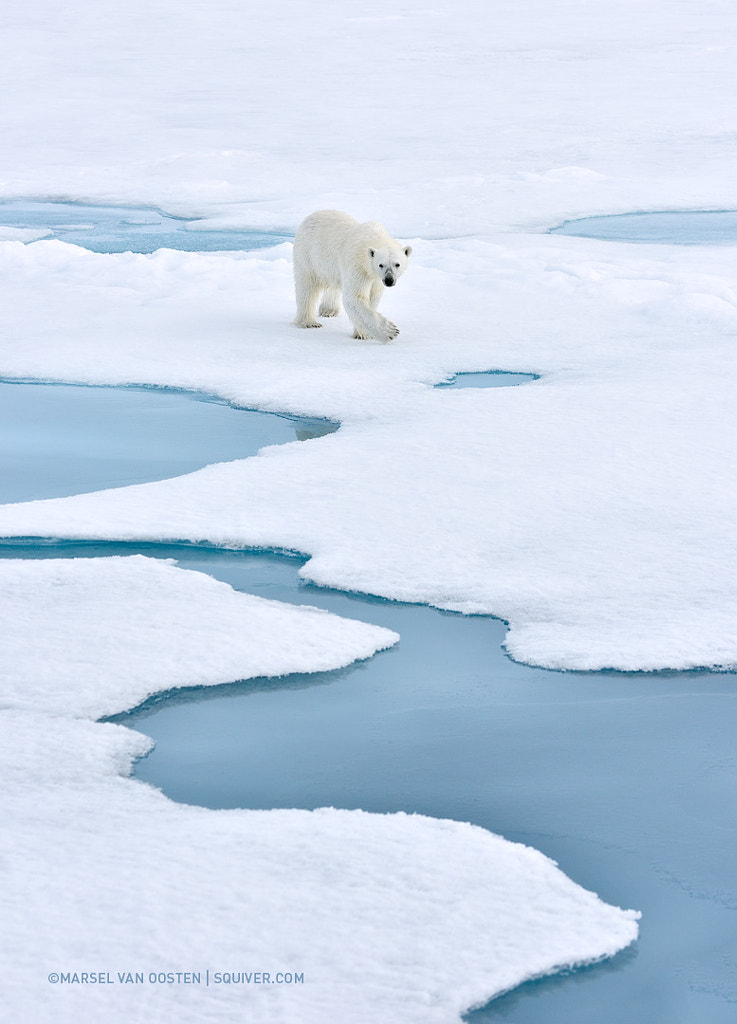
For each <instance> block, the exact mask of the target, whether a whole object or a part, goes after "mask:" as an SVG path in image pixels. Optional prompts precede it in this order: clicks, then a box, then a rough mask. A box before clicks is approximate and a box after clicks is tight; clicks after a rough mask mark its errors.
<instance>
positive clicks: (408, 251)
mask: <svg viewBox="0 0 737 1024" xmlns="http://www.w3.org/2000/svg"><path fill="white" fill-rule="evenodd" d="M404 255H405V256H407V257H410V256H411V255H412V246H411V245H408V246H406V247H405V250H404Z"/></svg>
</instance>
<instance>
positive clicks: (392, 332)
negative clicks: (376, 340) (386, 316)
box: [381, 320, 399, 341]
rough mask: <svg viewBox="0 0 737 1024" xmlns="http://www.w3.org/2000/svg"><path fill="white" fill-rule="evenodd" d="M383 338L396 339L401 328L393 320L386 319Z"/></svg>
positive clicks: (383, 325) (386, 339)
mask: <svg viewBox="0 0 737 1024" xmlns="http://www.w3.org/2000/svg"><path fill="white" fill-rule="evenodd" d="M382 328H383V329H382V332H381V340H382V341H394V339H395V338H396V336H397V335H398V334H399V328H398V327H397V325H396V324H393V323H392V322H391V320H385V321H384V323H383V324H382Z"/></svg>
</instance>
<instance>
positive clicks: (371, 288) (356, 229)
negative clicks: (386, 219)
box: [294, 210, 412, 341]
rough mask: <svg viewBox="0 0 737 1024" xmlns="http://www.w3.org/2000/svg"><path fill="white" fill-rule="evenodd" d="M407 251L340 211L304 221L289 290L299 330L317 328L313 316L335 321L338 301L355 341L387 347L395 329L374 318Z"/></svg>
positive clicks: (384, 233) (401, 270)
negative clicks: (377, 342)
mask: <svg viewBox="0 0 737 1024" xmlns="http://www.w3.org/2000/svg"><path fill="white" fill-rule="evenodd" d="M411 252H412V247H411V246H409V245H405V246H403V245H400V244H399V242H397V241H396V240H395V239H394V238H392V236H391V235H390V234H389V232H388V231H387V230H386V228H383V227H382V226H381V224H377V223H376V221H368V222H367V223H366V224H359V222H358V221H357V220H354V219H353V217H350V216H349V215H348V214H347V213H341V212H340V210H318V212H317V213H311V214H310V216H309V217H306V218H305V219H304V220H303V221H302V223H301V224H300V226H299V227H298V228H297V234H296V235H295V238H294V288H295V292H296V296H297V316H296V317H295V319H294V322H295V324H297V326H298V327H322V324H320V323H318V321H317V320H316V319H315V309H316V307H317V301H318V299H319V298H320V295H321V294H322V301H321V303H320V309H319V312H318V314H317V315H318V316H338V315H339V314H340V300H341V297H342V299H343V305H344V306H345V311H346V313H347V314H348V316H349V318H350V321H351V323H352V324H353V328H354V334H353V337H354V338H363V339H366V338H378V339H379V340H380V341H392V339H394V338H396V336H397V335H398V334H399V328H398V327H397V326H396V324H393V323H392V322H391V320H387V318H386V317H385V316H382V315H381V314H380V313H377V312H376V307H377V306H378V304H379V299H380V298H381V296H382V295H383V293H384V288H385V287H386V288H392V287H393V286H394V285H395V284H396V283H397V281H398V279H399V278H400V277H401V276H402V274H403V273H404V271H405V270H406V269H407V261H408V260H409V256H410V253H411Z"/></svg>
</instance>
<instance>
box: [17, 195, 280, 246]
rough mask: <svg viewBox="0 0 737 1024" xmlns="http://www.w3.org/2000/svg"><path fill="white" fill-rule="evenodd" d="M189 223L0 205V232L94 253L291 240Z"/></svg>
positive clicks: (140, 213) (147, 214)
mask: <svg viewBox="0 0 737 1024" xmlns="http://www.w3.org/2000/svg"><path fill="white" fill-rule="evenodd" d="M193 223H194V222H193V221H192V220H191V219H188V218H184V217H172V216H170V215H168V214H165V213H162V212H161V211H159V210H154V209H146V208H140V207H126V206H97V205H92V204H85V203H58V202H42V201H37V200H25V199H14V200H9V201H5V202H0V229H2V227H4V226H5V227H10V228H13V229H18V230H20V231H24V232H27V233H28V235H27V239H28V240H35V239H37V238H58V239H60V240H61V241H62V242H71V243H73V244H74V245H80V246H82V248H84V249H90V250H91V251H92V252H155V251H156V249H182V250H184V251H186V252H195V251H196V252H217V251H225V250H233V249H262V248H266V247H267V246H270V245H278V244H279V243H280V242H283V241H285V240H286V239H287V238H291V236H288V235H284V234H280V233H279V232H277V231H243V230H238V229H225V228H222V229H219V230H201V229H199V228H193V227H192V225H193Z"/></svg>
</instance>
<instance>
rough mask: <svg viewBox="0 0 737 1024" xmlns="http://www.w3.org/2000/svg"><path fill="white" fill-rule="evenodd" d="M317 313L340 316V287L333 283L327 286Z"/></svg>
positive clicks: (319, 314)
mask: <svg viewBox="0 0 737 1024" xmlns="http://www.w3.org/2000/svg"><path fill="white" fill-rule="evenodd" d="M317 315H318V316H340V288H335V287H333V286H332V285H331V286H328V287H326V288H325V291H324V292H323V293H322V302H321V303H320V309H319V311H318V314H317Z"/></svg>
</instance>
